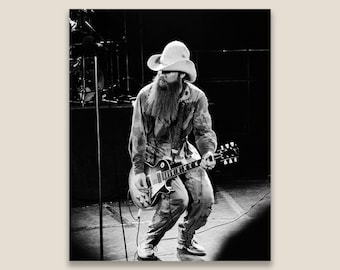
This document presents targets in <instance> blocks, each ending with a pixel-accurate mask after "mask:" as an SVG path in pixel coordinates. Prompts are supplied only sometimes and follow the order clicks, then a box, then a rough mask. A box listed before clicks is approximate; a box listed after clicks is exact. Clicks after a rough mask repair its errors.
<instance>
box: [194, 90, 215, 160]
mask: <svg viewBox="0 0 340 270" xmlns="http://www.w3.org/2000/svg"><path fill="white" fill-rule="evenodd" d="M193 126H194V130H193V132H194V136H195V142H196V146H197V148H198V150H199V152H200V154H201V155H202V156H203V155H204V154H205V153H207V152H208V151H212V152H215V151H216V148H217V137H216V133H215V132H214V131H213V130H212V123H211V116H210V113H209V110H208V100H207V97H206V96H205V95H204V94H203V95H201V96H200V97H199V99H198V101H197V107H196V110H195V113H194V119H193Z"/></svg>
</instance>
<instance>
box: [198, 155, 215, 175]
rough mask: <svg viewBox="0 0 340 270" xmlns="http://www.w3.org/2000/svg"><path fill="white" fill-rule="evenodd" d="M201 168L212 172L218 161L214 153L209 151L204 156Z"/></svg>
mask: <svg viewBox="0 0 340 270" xmlns="http://www.w3.org/2000/svg"><path fill="white" fill-rule="evenodd" d="M200 165H201V167H202V168H203V169H205V170H211V169H213V168H214V167H215V165H216V161H215V158H214V153H213V152H211V151H208V152H207V153H205V154H204V155H203V156H202V161H201V164H200Z"/></svg>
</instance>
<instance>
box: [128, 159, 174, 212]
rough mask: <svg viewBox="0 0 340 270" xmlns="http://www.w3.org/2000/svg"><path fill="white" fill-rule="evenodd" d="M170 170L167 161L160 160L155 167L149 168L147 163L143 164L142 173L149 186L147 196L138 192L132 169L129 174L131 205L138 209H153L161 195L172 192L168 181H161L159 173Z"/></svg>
mask: <svg viewBox="0 0 340 270" xmlns="http://www.w3.org/2000/svg"><path fill="white" fill-rule="evenodd" d="M169 169H171V166H170V164H169V163H168V161H167V160H164V159H162V160H160V161H159V162H158V163H157V164H156V165H155V166H151V165H150V164H148V163H145V164H144V171H145V175H146V182H147V183H148V186H149V194H145V193H142V192H140V191H139V190H138V189H137V187H136V185H135V183H136V180H137V179H136V175H135V174H134V172H133V169H131V170H130V174H129V191H130V196H131V199H132V201H133V203H134V204H135V205H136V206H137V207H139V208H148V207H153V206H154V205H155V204H156V203H157V201H158V198H159V196H160V195H161V194H168V193H170V192H173V190H172V188H171V185H170V181H171V179H169V180H162V177H161V173H162V172H165V171H167V170H169Z"/></svg>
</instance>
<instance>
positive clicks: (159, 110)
mask: <svg viewBox="0 0 340 270" xmlns="http://www.w3.org/2000/svg"><path fill="white" fill-rule="evenodd" d="M178 78H180V76H179V74H178ZM158 81H159V74H157V75H156V76H155V78H154V79H153V83H152V86H151V90H150V94H149V96H148V99H147V103H148V107H147V110H146V113H147V114H149V115H151V116H152V117H155V118H159V119H160V120H163V121H165V122H168V123H170V122H172V121H174V120H175V119H176V118H177V111H178V100H179V90H180V89H179V86H180V85H181V84H180V81H179V80H178V81H176V82H174V83H172V84H168V86H165V87H166V88H165V89H162V88H161V87H160V86H159V84H158Z"/></svg>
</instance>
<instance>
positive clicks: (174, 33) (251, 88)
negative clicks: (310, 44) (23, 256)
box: [70, 10, 270, 205]
mask: <svg viewBox="0 0 340 270" xmlns="http://www.w3.org/2000/svg"><path fill="white" fill-rule="evenodd" d="M70 18H71V19H72V20H74V21H77V20H78V21H79V22H80V21H81V20H82V24H81V23H79V25H80V28H79V29H80V30H79V29H77V31H73V32H71V31H70V60H71V62H72V61H75V59H76V58H78V57H82V56H83V54H84V48H85V47H84V37H86V36H91V37H92V38H93V39H94V40H95V42H96V43H97V44H100V46H99V47H97V48H96V54H97V56H98V63H99V68H100V74H101V76H100V79H101V83H100V87H101V88H102V91H103V92H105V93H107V97H108V99H110V98H111V99H116V98H117V100H118V103H113V102H101V103H100V132H101V151H102V153H101V161H102V168H101V170H102V190H103V200H118V199H120V200H124V199H126V194H127V177H128V173H129V170H130V165H131V164H130V160H129V156H128V151H127V142H128V136H129V132H130V123H131V112H132V107H131V105H129V104H126V103H125V102H122V100H121V99H120V98H122V95H131V96H136V94H137V93H138V91H139V89H140V88H141V87H142V86H143V85H145V84H146V83H148V82H150V81H151V79H152V77H153V76H154V73H153V72H151V71H150V70H148V68H147V67H146V61H147V59H148V58H149V57H150V56H151V55H152V54H155V53H161V51H162V50H163V48H164V46H165V45H166V44H167V43H168V42H169V41H172V40H181V41H183V42H184V43H185V44H186V45H187V46H188V47H189V49H190V51H191V59H192V60H193V61H194V62H195V64H196V68H197V71H198V79H197V81H196V82H195V84H196V85H197V86H199V87H200V88H201V89H203V90H204V92H205V93H206V95H207V97H208V99H209V102H210V112H211V114H212V118H213V127H214V130H215V131H216V133H217V136H218V140H219V143H220V144H222V143H225V142H227V141H230V140H233V141H236V142H237V144H238V146H239V148H240V162H239V163H238V164H235V165H231V166H226V167H222V166H217V167H216V169H215V170H214V171H212V172H210V175H211V179H212V181H213V184H216V183H218V182H219V181H224V182H225V181H254V180H268V179H269V177H270V11H269V10H152V11H148V10H143V11H138V10H129V11H124V10H71V12H70ZM85 21H86V22H88V23H89V24H90V26H91V28H92V29H91V28H90V27H88V26H87V25H86V24H84V22H85ZM78 30H79V31H78ZM73 63H74V62H73ZM70 70H71V69H70ZM72 76H73V75H72V72H70V97H71V99H72V92H74V85H73V83H72ZM122 99H123V98H122ZM70 104H71V105H70V157H71V159H70V178H71V179H70V180H71V196H72V203H73V205H75V204H78V203H89V202H97V200H98V166H97V142H96V117H95V108H94V106H93V102H92V103H91V102H89V103H88V104H85V106H80V105H79V104H77V102H72V100H71V103H70Z"/></svg>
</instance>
